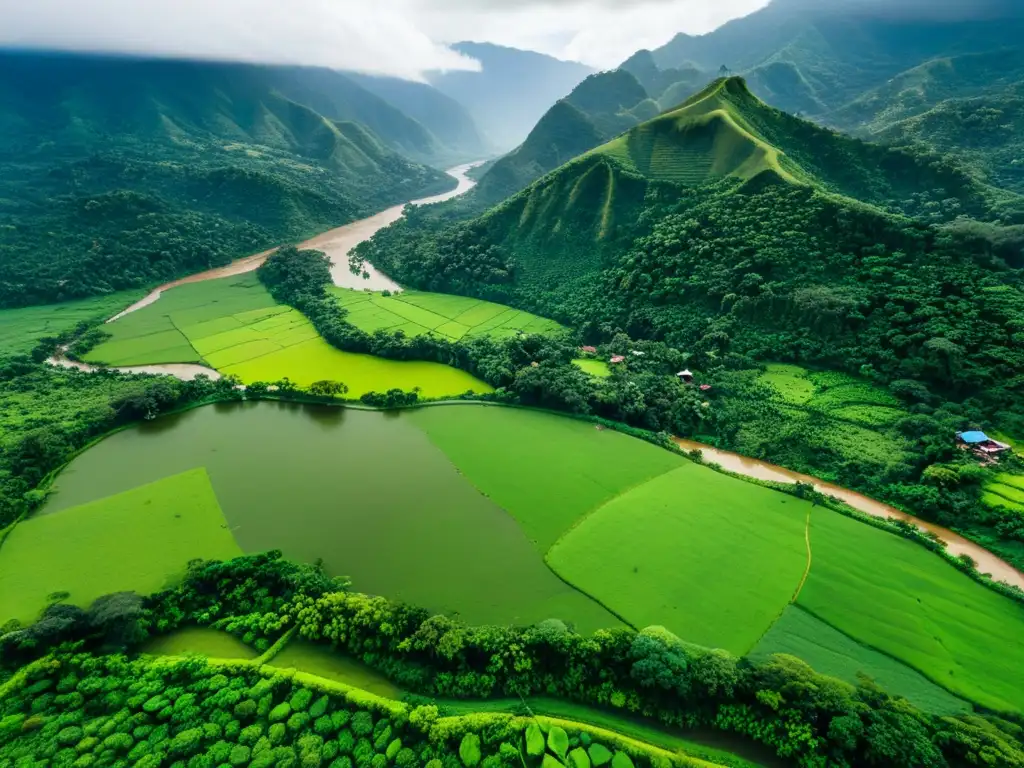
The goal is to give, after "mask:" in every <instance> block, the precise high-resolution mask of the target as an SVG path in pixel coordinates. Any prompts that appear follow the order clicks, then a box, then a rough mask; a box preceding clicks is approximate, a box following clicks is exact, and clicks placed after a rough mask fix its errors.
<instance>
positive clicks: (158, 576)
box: [0, 469, 241, 624]
mask: <svg viewBox="0 0 1024 768" xmlns="http://www.w3.org/2000/svg"><path fill="white" fill-rule="evenodd" d="M239 554H241V550H240V549H239V548H238V545H236V544H235V540H234V538H232V535H231V532H230V531H229V530H228V527H227V522H226V521H225V519H224V515H223V514H222V513H221V510H220V506H219V505H218V503H217V497H216V496H215V495H214V492H213V487H212V486H211V485H210V480H209V478H208V477H207V475H206V471H205V470H203V469H196V470H193V471H190V472H186V473H183V474H180V475H176V476H174V477H170V478H167V479H166V480H161V481H159V482H156V483H152V484H150V485H146V486H143V487H141V488H136V489H135V490H131V491H128V492H126V493H121V494H118V495H116V496H111V497H108V498H105V499H102V500H100V501H96V502H93V503H91V504H84V505H82V506H80V507H75V508H72V509H68V510H65V511H63V512H59V513H56V514H50V515H37V516H36V517H34V518H32V519H30V520H27V521H25V522H23V523H20V524H19V525H18V526H17V527H16V528H15V529H14V530H13V531H12V532H11V534H10V535H9V536H8V537H7V539H6V540H5V541H4V543H3V547H0V624H2V623H3V622H4V621H6V620H7V619H11V618H16V619H19V620H20V621H22V622H29V621H31V620H32V619H33V618H34V617H35V616H36V615H37V614H38V612H39V611H40V609H42V608H43V607H44V606H45V605H46V601H47V596H48V595H51V594H53V593H56V592H68V593H70V597H68V598H67V599H68V602H70V603H73V604H75V605H80V606H87V605H88V604H89V603H90V602H92V601H93V600H94V599H96V598H97V597H100V596H101V595H105V594H108V593H110V592H119V591H123V590H135V591H137V592H139V593H140V594H148V593H150V592H155V591H156V590H158V589H160V588H161V587H162V586H163V585H164V583H165V582H166V580H167V579H168V578H169V577H172V576H174V575H175V574H178V573H180V572H182V571H183V569H184V567H185V565H186V564H187V563H188V561H189V560H191V559H193V558H197V557H198V558H207V559H221V558H230V557H235V556H237V555H239Z"/></svg>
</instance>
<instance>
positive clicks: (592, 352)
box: [580, 346, 597, 355]
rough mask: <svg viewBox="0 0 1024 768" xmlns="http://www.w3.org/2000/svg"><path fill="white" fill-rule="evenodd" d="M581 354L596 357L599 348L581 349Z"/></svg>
mask: <svg viewBox="0 0 1024 768" xmlns="http://www.w3.org/2000/svg"><path fill="white" fill-rule="evenodd" d="M580 352H583V353H584V354H587V355H596V354H597V347H589V346H588V347H580Z"/></svg>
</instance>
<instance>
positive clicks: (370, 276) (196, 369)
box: [48, 162, 1024, 589]
mask: <svg viewBox="0 0 1024 768" xmlns="http://www.w3.org/2000/svg"><path fill="white" fill-rule="evenodd" d="M478 165H480V162H475V163H467V164H465V165H460V166H457V167H455V168H451V169H450V170H448V174H449V175H450V176H452V177H453V178H455V179H456V181H457V182H458V184H457V185H456V186H455V188H454V189H452V190H450V191H448V192H445V193H443V194H440V195H435V196H433V197H427V198H423V199H420V200H413V201H411V203H409V204H411V205H430V204H431V203H439V202H443V201H445V200H450V199H452V198H453V197H458V196H459V195H462V194H465V193H466V192H468V191H469V190H470V189H472V188H473V187H474V186H475V185H476V182H475V181H473V180H472V179H471V178H469V176H468V175H467V174H468V173H469V171H470V170H471V169H473V168H475V167H476V166H478ZM404 209H405V205H404V204H403V205H396V206H393V207H391V208H388V209H387V210H384V211H381V212H380V213H377V214H375V215H373V216H369V217H367V218H365V219H360V220H359V221H354V222H352V223H350V224H346V225H344V226H342V227H337V228H335V229H332V230H329V231H327V232H324V233H322V234H320V235H317V236H316V237H313V238H311V239H309V240H306V241H305V242H303V243H301V244H300V246H299V247H301V248H314V249H316V250H320V251H323V252H324V253H326V254H327V255H328V257H330V259H331V263H332V269H331V274H332V276H333V278H334V284H335V285H338V286H341V287H345V288H355V289H357V290H358V289H363V288H369V289H371V290H374V291H381V290H390V291H400V290H401V286H399V285H398V284H397V283H395V282H394V281H393V280H391V278H389V277H388V276H387V275H385V274H383V273H382V272H380V271H378V270H377V269H376V268H374V267H373V266H372V265H369V264H367V265H366V267H365V269H366V271H365V274H364V275H355V274H353V273H352V272H351V270H350V269H349V260H348V254H349V253H350V252H351V250H352V249H353V248H355V247H356V246H357V245H359V244H360V243H361V242H364V241H365V240H369V239H370V238H371V237H373V236H374V235H375V234H376V233H377V232H379V231H380V230H381V229H383V228H384V227H387V226H389V225H391V224H393V223H394V222H396V221H398V220H399V219H400V218H401V217H402V213H403V211H404ZM276 250H277V249H276V248H272V249H270V250H267V251H263V252H262V253H257V254H254V255H253V256H247V257H245V258H243V259H239V260H238V261H234V262H232V263H231V264H228V265H227V266H224V267H218V268H216V269H210V270H207V271H205V272H198V273H196V274H194V275H189V276H188V277H183V278H180V279H178V280H173V281H171V282H169V283H165V284H164V285H161V286H160V287H158V288H156V289H154V290H153V291H151V292H150V293H149V294H148V295H147V296H146V297H145V298H143V299H141V300H140V301H137V302H136V303H135V304H132V305H131V306H130V307H128V308H127V309H125V310H124V311H122V312H119V313H118V314H116V315H114V316H113V317H111V318H110V319H109V320H108V321H107V322H108V323H110V322H114V321H115V320H117V319H119V318H121V317H124V316H125V315H127V314H128V313H130V312H134V311H136V310H138V309H142V308H143V307H146V306H149V305H150V304H153V303H154V302H156V301H157V300H158V299H159V298H160V295H161V294H162V293H163V292H164V291H166V290H170V289H171V288H175V287H177V286H179V285H185V284H187V283H197V282H201V281H204V280H216V279H217V278H221V277H230V276H232V275H240V274H244V273H246V272H252V271H253V270H255V269H258V268H259V267H260V265H261V264H263V262H264V261H266V260H267V258H268V257H269V256H270V255H271V254H272V253H274V251H276ZM48 362H49V363H51V364H53V365H60V366H64V367H71V368H77V369H79V370H84V371H96V370H99V369H98V368H97V367H96V366H91V365H88V364H86V363H80V362H77V361H74V360H70V359H69V358H67V357H66V356H64V355H63V354H57V355H55V356H53V357H51V358H50V359H49V360H48ZM114 370H118V371H122V372H124V373H152V374H164V375H171V376H176V377H177V378H179V379H183V380H186V381H188V380H191V379H194V378H195V377H196V376H199V375H205V376H209V377H210V378H211V379H219V378H220V377H221V376H220V374H219V373H218V372H217V371H215V370H213V369H212V368H207V367H205V366H202V365H194V364H181V363H174V364H163V365H143V366H132V367H127V368H116V369H114ZM675 440H676V443H677V444H678V445H679V446H680V447H681V448H683V449H685V450H688V451H689V450H699V451H701V452H702V453H703V454H704V458H705V459H706V460H708V461H711V462H714V463H716V464H719V465H721V466H722V467H723V468H724V469H727V470H728V471H730V472H734V473H736V474H739V475H744V476H746V477H751V478H754V479H757V480H768V481H775V482H782V483H796V482H803V483H810V484H811V485H813V486H814V487H815V489H816V490H818V491H819V492H821V493H824V494H826V495H829V496H834V497H836V498H837V499H840V500H842V501H844V502H846V503H847V504H849V505H850V506H851V507H853V508H854V509H857V510H860V511H861V512H864V513H866V514H869V515H872V516H874V517H879V518H883V519H887V520H903V521H905V522H908V523H911V524H913V525H916V526H917V527H918V528H920V529H921V530H923V531H926V532H928V533H931V534H933V535H934V536H936V537H937V538H938V539H939V540H941V541H943V542H945V544H946V547H947V549H948V550H949V552H951V553H952V554H954V555H968V556H969V557H970V558H971V559H972V560H974V562H975V563H976V564H977V566H978V570H979V571H981V572H982V573H987V574H990V575H991V576H992V577H993V578H995V579H997V580H999V581H1003V582H1006V583H1007V584H1012V585H1014V586H1017V587H1020V588H1021V589H1024V573H1022V572H1021V571H1019V570H1018V569H1016V568H1014V567H1013V566H1012V565H1010V564H1009V563H1007V562H1006V561H1005V560H1002V559H1001V558H999V557H997V556H996V555H994V554H992V553H991V552H989V551H988V550H986V549H984V548H983V547H981V546H980V545H978V544H975V543H974V542H972V541H969V540H968V539H965V538H964V537H963V536H960V535H959V534H957V533H954V532H953V531H951V530H949V529H948V528H943V527H942V526H938V525H935V524H933V523H929V522H926V521H924V520H921V519H920V518H917V517H914V516H913V515H908V514H907V513H906V512H901V511H900V510H898V509H896V508H895V507H891V506H889V505H887V504H883V503H881V502H879V501H875V500H874V499H871V498H868V497H867V496H864V495H862V494H860V493H856V492H855V491H851V490H848V489H846V488H842V487H840V486H838V485H833V484H831V483H827V482H824V481H822V480H819V479H817V478H814V477H811V476H810V475H803V474H800V473H799V472H792V471H790V470H788V469H784V468H782V467H779V466H776V465H774V464H769V463H767V462H764V461H760V460H758V459H751V458H748V457H746V456H741V455H739V454H737V453H731V452H729V451H722V450H719V449H717V448H713V447H711V446H708V445H704V444H702V443H696V442H693V441H691V440H683V439H681V438H676V439H675Z"/></svg>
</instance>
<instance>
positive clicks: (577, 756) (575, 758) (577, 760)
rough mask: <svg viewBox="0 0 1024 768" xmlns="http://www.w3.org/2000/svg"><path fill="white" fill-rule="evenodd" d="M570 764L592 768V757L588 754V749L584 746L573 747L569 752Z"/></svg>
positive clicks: (579, 767)
mask: <svg viewBox="0 0 1024 768" xmlns="http://www.w3.org/2000/svg"><path fill="white" fill-rule="evenodd" d="M590 746H594V745H593V744H591V745H590ZM569 764H570V765H571V766H572V768H590V757H589V756H588V755H587V751H586V750H585V749H584V748H583V747H576V748H575V749H573V750H572V751H571V752H570V753H569Z"/></svg>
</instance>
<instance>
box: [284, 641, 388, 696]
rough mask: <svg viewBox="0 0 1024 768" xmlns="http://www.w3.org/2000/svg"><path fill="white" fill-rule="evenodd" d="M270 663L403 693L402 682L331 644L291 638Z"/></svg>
mask: <svg viewBox="0 0 1024 768" xmlns="http://www.w3.org/2000/svg"><path fill="white" fill-rule="evenodd" d="M270 665H271V666H274V667H280V668H281V669H297V670H299V671H300V672H308V673H309V674H311V675H318V676H319V677H326V678H327V679H328V680H334V681H335V682H338V683H345V684H346V685H353V686H355V687H356V688H362V689H363V690H364V691H369V692H370V693H375V694H377V695H378V696H384V697H385V698H388V699H398V698H401V695H402V691H401V690H400V689H399V688H398V686H396V685H395V684H394V683H392V682H391V681H390V680H388V679H387V678H386V677H384V675H382V674H380V673H379V672H377V671H375V670H373V669H370V668H369V667H368V666H366V665H365V664H362V663H360V662H358V661H356V660H355V659H352V658H350V657H348V656H344V655H342V654H341V653H338V652H337V651H335V650H334V649H332V648H330V647H328V646H325V645H319V644H316V643H311V642H308V641H306V640H290V641H289V642H288V644H287V645H286V646H285V647H284V649H282V651H281V652H280V653H278V654H277V655H276V656H275V657H274V658H273V659H271V661H270Z"/></svg>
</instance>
